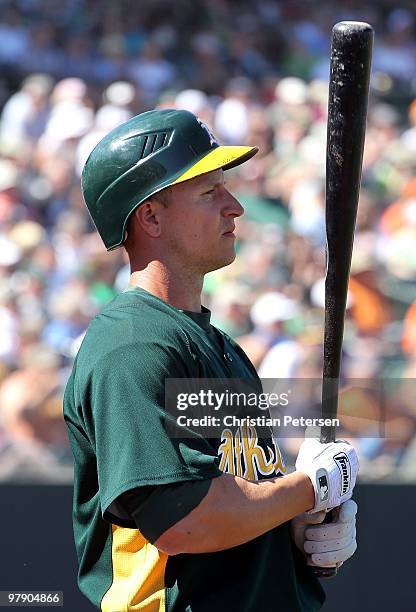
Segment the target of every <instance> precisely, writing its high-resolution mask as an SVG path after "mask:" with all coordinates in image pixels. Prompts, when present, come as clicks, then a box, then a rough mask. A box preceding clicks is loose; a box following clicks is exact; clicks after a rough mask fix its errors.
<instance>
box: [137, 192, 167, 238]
mask: <svg viewBox="0 0 416 612" xmlns="http://www.w3.org/2000/svg"><path fill="white" fill-rule="evenodd" d="M160 212H161V211H160V203H159V202H158V201H157V200H156V199H155V198H149V199H148V200H145V201H144V202H143V204H140V206H138V207H137V208H136V210H135V211H134V215H135V216H136V221H137V223H138V224H139V226H140V227H141V228H142V230H143V231H144V232H146V234H148V235H149V236H151V237H152V238H157V237H158V236H160V232H161V219H160Z"/></svg>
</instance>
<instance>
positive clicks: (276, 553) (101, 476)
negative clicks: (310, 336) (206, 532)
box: [64, 288, 324, 612]
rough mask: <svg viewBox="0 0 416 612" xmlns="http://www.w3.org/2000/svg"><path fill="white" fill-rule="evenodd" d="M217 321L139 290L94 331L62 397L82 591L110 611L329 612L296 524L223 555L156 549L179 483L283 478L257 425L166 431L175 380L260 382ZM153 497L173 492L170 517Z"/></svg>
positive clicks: (122, 298)
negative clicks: (214, 431) (134, 496)
mask: <svg viewBox="0 0 416 612" xmlns="http://www.w3.org/2000/svg"><path fill="white" fill-rule="evenodd" d="M209 317H210V313H209V311H205V312H202V313H200V314H196V313H187V312H183V311H180V310H177V309H176V308H174V307H172V306H170V305H168V304H166V303H165V302H163V301H162V300H160V299H158V298H156V297H155V296H153V295H151V294H149V293H147V292H146V291H144V290H142V289H139V288H135V289H133V290H130V291H127V292H125V293H122V294H120V295H119V296H117V297H116V298H115V299H114V300H113V302H112V303H110V304H109V305H108V306H107V307H106V308H105V309H104V310H103V311H102V313H101V314H100V315H98V316H97V317H96V318H95V319H94V320H93V321H92V323H91V324H90V326H89V329H88V331H87V334H86V337H85V339H84V341H83V344H82V346H81V348H80V351H79V353H78V356H77V358H76V361H75V364H74V368H73V371H72V374H71V376H70V378H69V381H68V384H67V387H66V391H65V398H64V416H65V420H66V423H67V426H68V431H69V438H70V442H71V446H72V450H73V455H74V469H75V475H74V507H73V513H74V514H73V516H74V534H75V542H76V548H77V553H78V560H79V574H78V582H79V586H80V589H81V591H82V592H83V593H84V594H85V595H86V597H88V598H89V599H90V600H91V601H92V602H93V603H94V604H95V605H96V606H97V607H98V608H99V609H101V610H103V611H105V612H118V611H124V610H141V611H146V612H156V611H157V612H162V611H166V612H173V611H175V612H176V611H177V612H185V611H192V612H226V611H227V612H228V611H236V612H249V611H255V610H256V611H257V610H262V611H265V612H267V611H269V610H270V611H272V610H273V611H282V612H301V611H302V612H303V611H304V612H306V611H307V612H312V611H314V610H319V609H320V608H321V606H322V603H323V600H324V595H323V591H322V589H321V587H320V585H319V583H318V581H317V580H316V579H315V578H314V577H313V575H312V574H311V572H310V571H309V568H307V566H306V564H305V562H304V559H303V557H302V555H301V553H300V552H299V551H298V550H297V548H296V547H295V546H294V545H293V544H292V540H291V537H290V532H289V524H288V523H286V524H283V525H281V526H279V527H277V528H275V529H272V530H271V531H269V532H267V533H265V534H264V535H262V536H260V537H258V538H256V539H254V540H251V541H250V542H248V543H246V544H243V545H240V546H236V547H234V548H230V549H228V550H224V551H220V552H215V553H205V554H179V555H174V556H168V555H166V554H165V553H163V552H161V551H159V550H158V549H157V548H156V547H155V546H154V544H153V543H152V542H153V541H154V540H155V539H157V536H158V534H160V528H162V529H163V525H164V526H165V527H166V526H169V525H170V524H173V523H172V521H173V522H175V521H176V520H177V519H179V518H181V515H180V512H179V514H178V507H180V505H181V504H180V500H179V503H178V499H176V501H175V496H176V498H178V496H180V491H181V489H180V486H181V483H184V484H186V483H190V482H191V483H195V486H196V487H197V488H198V486H199V487H200V488H201V487H202V489H203V487H204V486H205V483H210V481H211V479H212V478H216V477H217V476H219V475H221V474H222V473H223V472H229V473H234V474H237V475H241V476H243V477H245V478H248V479H250V480H260V479H264V478H272V477H276V476H277V475H279V474H283V473H284V472H285V467H284V463H283V460H282V457H281V455H280V451H279V448H278V446H277V445H276V443H275V442H274V441H273V440H272V438H271V437H270V439H265V438H264V437H260V436H258V435H257V432H256V429H255V428H254V427H250V428H248V429H249V431H248V430H247V431H245V432H242V431H240V429H241V428H239V427H236V428H234V430H233V429H232V428H227V429H224V431H223V432H222V434H221V435H220V436H219V438H218V439H216V440H214V439H211V438H210V439H204V438H202V437H201V436H196V435H195V436H190V437H186V436H185V437H184V438H174V437H170V436H168V435H167V433H166V422H167V420H169V418H171V417H170V416H169V415H168V414H167V412H166V408H165V384H164V383H165V379H166V378H252V379H257V381H258V378H257V374H256V372H255V370H254V368H253V366H252V364H251V363H250V361H249V360H248V358H247V357H246V355H245V354H244V352H243V351H242V350H241V349H240V348H239V347H238V345H236V344H235V343H234V342H233V341H232V340H231V339H230V338H228V337H227V336H225V335H224V334H221V333H219V332H218V330H215V329H214V328H213V327H212V326H211V325H210V322H209ZM173 485H174V487H173V489H171V488H170V487H172V486H173ZM132 490H134V491H137V490H139V491H146V496H144V500H145V502H144V503H143V505H142V506H141V508H140V512H139V513H138V515H139V524H141V520H143V525H146V529H145V528H143V530H141V529H138V525H137V521H135V520H133V517H132V516H129V515H128V514H126V512H125V506H124V505H123V504H120V499H123V495H125V494H126V492H129V491H132ZM154 491H157V492H158V493H160V491H163V494H164V497H158V498H157V499H159V500H161V502H160V506H161V507H160V512H159V511H158V509H157V508H155V504H154V503H153V504H151V503H150V502H148V500H149V499H151V496H152V493H153V492H154ZM149 495H150V497H149ZM162 502H163V503H162ZM191 504H192V503H191ZM185 505H186V504H185ZM194 505H195V503H194ZM189 507H190V508H191V507H192V505H190V506H189ZM169 515H170V516H171V517H173V518H171V520H170V522H169V519H168V522H167V519H166V517H167V516H169ZM175 517H176V518H175ZM135 518H137V517H135ZM152 526H153V527H152ZM143 532H144V533H143Z"/></svg>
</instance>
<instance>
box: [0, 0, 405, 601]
mask: <svg viewBox="0 0 416 612" xmlns="http://www.w3.org/2000/svg"><path fill="white" fill-rule="evenodd" d="M0 6H1V9H2V12H1V19H0V42H1V44H0V106H1V115H0V483H3V486H0V495H1V496H2V498H3V499H6V502H5V503H3V502H2V504H1V518H2V519H3V524H7V522H8V523H10V521H11V524H12V525H13V529H19V521H18V520H17V517H18V516H20V515H19V507H20V504H22V503H23V504H24V505H26V506H27V505H29V504H30V503H31V501H30V500H31V499H32V497H33V496H34V497H35V498H36V499H37V504H38V505H37V506H36V512H37V515H36V516H37V517H45V516H46V515H47V508H48V506H49V507H50V508H56V509H57V512H58V516H54V518H53V521H52V522H51V524H50V528H51V532H52V533H54V534H55V537H56V534H57V533H58V532H59V525H60V523H61V525H62V524H63V523H64V521H65V527H64V528H62V534H63V536H62V538H63V539H62V546H63V550H64V551H67V552H63V553H62V555H63V557H62V558H64V557H65V555H67V559H72V557H71V555H73V551H72V550H71V546H72V543H71V539H70V531H68V525H67V521H69V515H67V514H66V510H67V509H68V507H67V506H65V505H63V506H60V505H59V501H57V499H59V498H58V497H57V495H58V493H59V492H62V491H66V492H65V493H64V494H63V499H64V500H68V499H69V497H68V495H69V493H68V492H69V491H70V483H71V479H72V468H71V453H70V450H69V447H68V442H67V438H66V430H65V426H64V423H63V421H62V409H61V402H62V392H63V388H64V386H65V382H66V379H67V377H68V374H69V371H70V368H71V363H72V360H73V357H74V355H75V353H76V350H77V347H78V346H79V343H80V342H81V340H82V337H83V334H84V332H85V329H86V327H87V325H88V322H89V321H90V319H91V318H92V317H93V316H94V315H95V314H96V313H97V312H98V311H99V310H100V309H101V308H102V307H103V306H104V304H105V303H107V302H108V301H109V300H111V298H112V297H113V296H114V295H115V293H116V292H118V291H120V290H122V289H123V288H124V286H125V284H126V282H127V278H128V269H127V266H126V259H125V257H124V256H123V253H122V251H120V250H119V251H116V252H113V253H110V254H108V253H106V252H105V250H104V247H103V246H102V244H101V243H100V239H99V238H98V236H97V235H96V233H95V232H94V228H93V226H92V224H91V221H90V219H89V217H88V214H87V212H86V209H85V206H84V204H83V200H82V195H81V191H80V172H81V169H82V165H83V163H84V161H85V159H86V157H87V156H88V153H89V151H90V150H91V148H92V147H93V146H94V145H95V144H96V142H98V140H99V139H100V138H101V137H102V136H103V135H104V134H105V133H106V132H107V131H109V130H110V129H112V128H113V127H115V126H116V125H118V124H119V123H120V122H122V121H125V120H126V119H128V118H129V117H130V116H132V115H134V114H137V113H138V112H141V111H143V110H146V109H149V108H153V107H155V106H159V107H175V108H186V109H188V110H191V111H193V112H195V113H197V114H198V115H199V116H200V117H202V118H203V119H204V121H205V122H206V123H207V125H209V126H210V127H211V128H212V129H213V131H214V132H215V134H216V135H217V136H218V137H219V139H220V140H221V141H222V142H223V143H224V144H234V143H238V144H243V143H247V144H256V145H258V146H259V147H260V153H259V154H258V155H257V156H256V158H254V159H253V160H251V161H250V162H249V163H247V164H245V165H243V166H242V167H240V168H237V169H235V170H233V171H230V172H228V173H227V182H228V186H229V188H230V189H231V190H232V191H233V192H234V193H235V194H237V195H238V197H239V198H240V200H241V202H242V203H243V205H244V206H245V208H246V214H245V216H244V217H243V218H242V219H240V220H239V223H238V227H237V231H238V258H237V260H236V262H235V263H234V264H233V265H232V266H230V267H228V268H226V269H224V270H221V271H219V272H217V273H213V274H210V275H208V277H207V279H206V283H205V286H204V304H205V305H206V306H208V307H209V308H211V309H212V312H213V319H214V322H215V323H216V324H217V325H218V326H219V327H221V328H222V329H224V330H225V331H227V332H228V333H229V334H230V335H232V336H233V337H235V338H236V339H237V340H238V341H239V342H240V343H241V344H242V346H243V347H244V348H245V350H246V351H247V353H248V354H249V355H250V357H251V358H252V360H253V362H254V363H255V365H256V367H258V370H259V373H260V374H261V375H262V376H263V377H273V378H291V377H293V378H307V379H314V378H315V379H317V378H319V376H320V368H321V363H322V324H323V307H322V306H323V302H322V300H323V293H322V278H323V276H324V272H325V258H324V177H325V165H324V164H325V130H326V96H327V79H328V67H329V40H330V31H331V28H332V26H333V24H334V23H336V22H337V21H340V20H343V19H357V20H361V21H368V22H369V23H371V24H372V25H373V27H374V29H375V34H376V39H375V49H374V57H373V76H372V82H371V97H370V108H369V120H368V128H367V141H366V149H365V155H364V166H363V181H362V191H361V197H360V203H359V214H358V221H357V232H356V238H355V246H354V254H353V263H352V277H351V285H350V299H349V307H348V312H347V321H346V332H345V346H344V357H343V377H344V379H345V380H350V381H351V380H358V379H359V380H361V381H365V383H364V382H363V383H362V384H361V385H358V387H359V388H358V389H356V390H355V392H354V393H353V394H350V395H349V396H348V402H349V403H348V410H349V411H350V412H349V414H350V418H349V419H348V420H347V421H346V423H345V426H346V427H347V429H348V434H349V435H350V437H351V438H354V440H355V443H356V445H357V447H358V450H359V453H360V459H361V464H362V470H361V483H365V484H362V486H361V489H360V496H364V497H365V500H366V506H365V507H366V510H365V514H364V517H365V521H364V520H362V521H361V519H360V528H361V530H362V532H363V531H365V529H366V528H367V526H368V525H369V524H370V522H371V521H372V520H373V519H372V513H374V514H377V520H375V519H374V520H375V523H374V524H373V525H372V528H371V529H370V531H369V532H368V533H369V535H368V538H367V539H366V538H365V536H364V537H363V538H362V536H361V535H360V540H359V551H358V553H357V555H356V557H357V559H354V560H352V561H351V562H350V566H351V567H350V568H349V569H348V570H347V568H344V569H343V572H345V573H346V572H348V576H354V580H355V582H354V585H355V586H356V588H357V589H362V590H364V589H365V584H366V580H365V579H364V573H365V572H368V576H373V577H375V576H377V580H378V582H377V581H374V585H375V586H376V587H377V584H378V588H379V590H380V592H382V584H383V576H384V577H387V575H390V577H391V575H392V574H391V573H392V572H393V574H394V572H397V573H398V572H399V571H400V570H403V565H405V562H404V560H405V559H406V555H408V556H410V552H409V551H410V547H411V543H410V541H409V540H408V541H407V542H403V541H400V542H398V541H395V540H399V534H398V533H397V532H396V531H394V530H392V529H390V530H389V529H387V532H388V534H389V538H388V540H387V543H386V547H387V548H388V547H389V546H392V547H393V548H392V549H391V550H394V551H396V553H395V554H396V557H395V554H393V553H392V552H390V554H391V555H392V559H394V558H397V559H403V565H402V566H400V565H399V563H394V564H393V566H394V569H393V570H392V567H391V566H389V565H388V564H387V563H386V564H385V573H384V574H383V566H380V565H377V563H378V564H379V561H380V559H378V560H377V563H376V564H375V565H376V566H377V574H374V567H373V566H372V565H371V564H372V557H371V553H372V552H373V553H375V552H376V551H379V552H377V555H378V556H379V555H381V554H382V553H381V551H380V545H379V544H378V545H377V543H376V536H377V531H376V527H378V526H379V525H380V526H381V525H382V524H383V523H384V524H387V523H389V524H391V525H393V524H394V525H395V524H396V523H395V518H394V508H395V506H394V505H392V504H391V503H390V502H389V500H390V498H391V496H394V497H395V498H396V502H397V512H398V513H399V511H400V515H402V514H403V513H404V514H407V512H408V510H407V508H404V509H403V508H402V507H401V506H403V505H406V506H408V505H410V504H411V503H413V506H414V501H415V494H414V484H413V483H414V482H415V480H416V418H415V417H416V407H415V401H414V397H415V392H414V391H415V389H414V387H415V382H414V377H415V372H416V302H415V300H416V285H415V280H416V249H415V245H416V176H415V167H416V42H415V41H416V38H415V35H416V13H415V9H414V6H413V3H412V2H405V1H402V2H401V3H400V4H399V5H397V3H393V2H391V1H388V0H384V1H375V2H366V3H364V2H356V1H351V0H350V1H349V2H342V1H338V2H326V1H321V2H320V3H319V5H318V4H317V3H316V2H311V1H307V0H303V1H298V0H291V1H289V0H288V1H277V0H258V1H256V0H251V1H242V0H234V1H232V0H193V1H186V0H175V1H173V0H152V1H150V0H149V1H148V0H141V1H140V2H128V1H120V2H117V3H115V2H109V1H108V2H107V1H104V0H61V1H59V2H58V1H57V0H14V1H13V2H8V1H2V2H0ZM282 355H283V357H282ZM380 386H382V388H383V393H382V396H383V397H382V398H381V399H380V393H378V391H379V389H380ZM374 389H376V391H377V392H374ZM381 404H382V406H381ZM354 411H356V413H354ZM354 414H356V416H354ZM381 414H383V415H384V422H383V435H382V436H380V435H379V434H378V433H376V434H375V433H374V431H375V430H376V431H377V432H379V431H380V430H379V429H377V427H375V426H378V425H379V423H380V415H381ZM386 415H387V417H386ZM351 417H352V418H351ZM298 444H299V441H298V440H297V439H293V438H285V439H283V440H282V446H283V448H284V451H285V454H286V456H287V457H288V461H289V463H290V462H291V461H293V458H294V457H295V456H296V451H297V446H298ZM371 483H373V484H371ZM58 484H59V485H61V486H63V485H67V487H66V488H65V487H64V488H61V487H57V486H56V485H58ZM44 485H55V487H54V488H52V487H45V486H44ZM36 491H38V494H37V493H36ZM40 491H42V495H39V492H40ZM3 496H4V497H3ZM372 496H374V498H373V497H372ZM364 497H363V498H364ZM25 500H26V501H25ZM48 500H49V501H48ZM54 500H55V501H54ZM371 500H374V503H372V502H371ZM401 500H403V501H401ZM62 503H63V504H64V502H62ZM39 504H40V505H39ZM387 508H390V510H389V511H387ZM409 510H410V508H409ZM61 511H62V515H59V512H61ZM392 511H393V512H392ZM45 513H46V514H45ZM11 514H12V515H13V516H15V517H16V518H15V519H11V516H10V515H11ZM26 516H27V517H29V514H26ZM14 521H16V523H15V522H14ZM45 529H46V525H45ZM362 532H361V533H362ZM17 533H19V532H17ZM30 533H31V531H28V532H27V533H26V532H25V535H24V541H25V550H26V552H27V551H28V550H29V549H30V550H32V553H33V550H34V547H36V546H37V544H36V542H35V540H33V541H32V546H31V545H30V537H31V535H30ZM64 534H66V535H64ZM42 536H44V537H45V538H46V536H47V534H46V532H45V533H44V532H42ZM406 537H407V536H406ZM17 538H19V536H17ZM13 542H16V534H15V536H14V540H10V546H11V547H12V548H13ZM360 542H362V544H360ZM14 546H15V549H14V552H13V554H14V557H13V556H12V557H11V558H13V559H14V561H13V562H11V563H10V564H9V572H8V573H7V574H6V575H5V576H4V580H6V582H5V583H4V584H1V583H0V588H1V589H6V588H8V587H10V588H11V587H13V588H18V586H19V585H20V588H27V586H28V584H29V583H30V584H31V586H32V587H33V588H35V585H34V584H33V585H32V582H33V580H34V579H35V578H34V577H35V576H36V579H37V577H38V576H39V573H36V572H39V568H41V567H44V568H45V572H46V574H48V571H49V570H48V568H50V563H51V559H50V558H49V557H48V555H47V547H45V549H44V550H43V551H41V550H39V549H38V553H37V554H38V556H37V557H36V559H37V561H35V558H34V557H33V556H32V557H30V559H31V561H30V563H28V565H29V567H27V566H26V570H25V569H23V568H24V567H25V566H24V562H25V561H24V554H23V555H22V554H20V553H19V555H18V556H17V552H16V551H20V548H19V546H16V544H14ZM377 546H378V547H377ZM398 547H399V548H398ZM20 552H21V551H20ZM28 558H29V557H28ZM68 563H69V561H68ZM36 564H38V565H37V567H36V568H35V565H36ZM54 565H56V563H54ZM19 567H21V568H22V573H21V574H20V571H19ZM57 567H59V564H58V566H57ZM68 567H69V566H68V565H65V564H64V565H63V566H62V575H63V574H64V571H63V570H64V569H65V574H67V570H68ZM71 567H72V566H71ZM73 568H74V566H73V567H72V569H73ZM30 572H32V573H31V574H30ZM394 575H395V574H394ZM62 580H64V579H63V578H62ZM338 580H339V581H340V582H339V585H340V586H339V587H338V592H341V591H342V588H343V587H342V584H347V583H346V580H345V578H344V579H343V578H342V576H341V577H340V578H339V579H338ZM342 580H344V582H343V583H342V582H341V581H342ZM401 580H402V584H403V577H402V579H401ZM65 581H66V582H65V584H68V585H69V586H68V588H71V581H70V580H69V581H68V576H67V575H65ZM370 582H371V580H370ZM385 584H387V583H385ZM388 584H390V583H388ZM40 586H41V585H39V587H40ZM42 586H44V587H45V588H59V585H58V584H50V583H48V581H47V580H45V583H44V585H42ZM330 588H331V589H332V590H333V589H334V588H335V589H336V587H333V586H331V587H330ZM73 591H74V592H75V591H76V589H75V586H74V587H73ZM403 593H404V591H403V589H402V593H401V595H400V594H399V595H398V599H399V601H400V597H402V598H403V597H404V596H405V595H404V594H403ZM338 594H339V593H338ZM334 601H335V600H334ZM383 601H384V603H385V605H386V606H387V603H386V602H387V599H386V598H385V597H384V599H383ZM403 602H404V605H403V607H402V609H407V608H406V606H410V604H408V603H406V601H405V600H403ZM356 607H358V609H360V608H359V606H358V604H357V606H356ZM68 609H69V608H68ZM72 609H74V608H72ZM77 609H80V608H79V607H78V608H77ZM328 609H331V608H330V607H329V608H328ZM337 609H338V610H340V609H341V608H339V607H338V604H337ZM362 609H366V610H370V607H368V605H366V606H365V608H364V607H363V608H362ZM371 609H372V608H371ZM374 609H378V610H382V609H383V608H380V606H378V607H377V608H374ZM384 609H388V607H386V608H384ZM409 609H410V608H409Z"/></svg>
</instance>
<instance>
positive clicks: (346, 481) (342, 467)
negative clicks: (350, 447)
mask: <svg viewBox="0 0 416 612" xmlns="http://www.w3.org/2000/svg"><path fill="white" fill-rule="evenodd" d="M334 461H335V463H336V464H337V466H338V468H339V471H340V472H341V495H345V493H347V491H348V489H349V488H350V482H351V466H350V462H349V460H348V457H347V455H346V454H345V453H338V455H335V457H334Z"/></svg>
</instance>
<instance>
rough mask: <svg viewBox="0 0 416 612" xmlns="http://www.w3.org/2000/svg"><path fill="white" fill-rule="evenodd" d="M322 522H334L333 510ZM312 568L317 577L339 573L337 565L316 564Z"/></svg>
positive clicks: (326, 576)
mask: <svg viewBox="0 0 416 612" xmlns="http://www.w3.org/2000/svg"><path fill="white" fill-rule="evenodd" d="M322 522H323V523H332V510H330V511H329V512H328V513H327V514H326V516H325V518H324V520H323V521H322ZM311 570H312V572H313V574H314V575H315V576H316V577H317V578H334V576H336V575H337V573H338V568H337V567H318V566H316V565H312V566H311Z"/></svg>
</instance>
